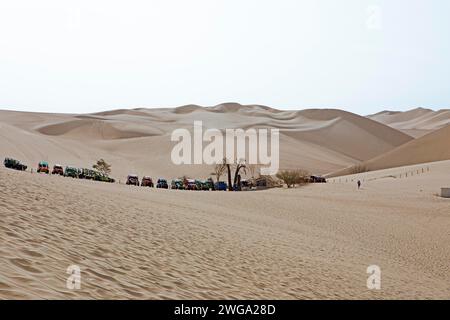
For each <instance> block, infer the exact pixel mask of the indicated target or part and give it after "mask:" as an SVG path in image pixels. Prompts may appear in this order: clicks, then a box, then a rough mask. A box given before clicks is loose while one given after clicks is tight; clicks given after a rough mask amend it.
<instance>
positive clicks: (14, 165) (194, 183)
mask: <svg viewBox="0 0 450 320" xmlns="http://www.w3.org/2000/svg"><path fill="white" fill-rule="evenodd" d="M3 163H4V165H5V167H7V168H10V169H15V170H19V171H25V170H27V168H28V166H27V165H25V164H22V163H21V162H20V161H18V160H15V159H12V158H6V159H5V160H4V162H3ZM36 172H37V173H44V174H52V175H60V176H64V177H70V178H76V179H86V180H94V181H102V182H110V183H113V182H115V180H114V179H113V178H110V177H109V176H107V175H105V174H103V173H101V172H98V171H96V170H92V169H86V168H76V167H73V166H66V167H65V168H64V167H63V166H62V165H59V164H55V165H54V166H53V168H52V169H51V168H50V166H49V164H48V162H46V161H41V162H39V163H38V165H37V168H36ZM126 184H127V185H134V186H142V187H150V188H155V187H156V188H158V189H175V190H204V191H207V190H213V191H216V190H217V191H226V190H227V188H228V185H227V184H226V183H225V182H223V181H220V182H216V183H214V181H213V179H212V178H209V179H207V180H197V179H186V178H183V179H174V180H172V181H171V183H170V185H169V183H168V182H167V180H166V179H164V178H159V179H158V180H157V181H156V184H155V183H153V180H152V178H151V177H149V176H144V177H143V178H142V180H141V182H139V177H138V176H137V175H135V174H130V175H128V177H127V181H126Z"/></svg>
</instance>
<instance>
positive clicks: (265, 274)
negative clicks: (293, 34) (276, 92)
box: [0, 103, 450, 299]
mask: <svg viewBox="0 0 450 320" xmlns="http://www.w3.org/2000/svg"><path fill="white" fill-rule="evenodd" d="M385 116H386V117H388V115H385ZM422 116H423V114H422V112H416V113H415V114H409V115H408V117H409V118H408V119H409V121H412V122H414V119H416V120H417V119H418V118H420V117H422ZM194 120H202V121H203V123H204V125H205V126H206V127H209V128H219V129H223V128H244V129H246V128H250V127H254V128H259V127H264V128H279V129H280V130H281V138H280V142H281V151H280V156H281V167H282V168H296V169H297V168H302V169H307V170H309V171H310V172H311V173H317V174H326V173H333V172H334V173H336V172H340V177H334V178H330V179H329V183H327V184H314V185H308V186H305V187H301V188H297V189H271V190H265V191H257V192H190V191H176V190H157V189H148V188H139V187H131V186H126V185H124V184H123V182H124V179H125V176H126V175H127V174H128V173H137V174H139V175H140V176H142V175H144V174H145V175H150V176H153V177H154V178H156V177H159V176H164V177H166V178H168V179H171V178H176V177H179V176H181V175H184V174H186V175H190V176H192V177H198V178H204V177H207V176H209V174H210V172H211V171H212V168H211V166H202V165H201V166H175V165H173V164H171V161H170V152H171V149H172V146H173V144H171V143H170V133H171V132H172V130H173V129H176V128H188V129H192V125H193V121H194ZM379 120H380V119H377V121H375V120H373V119H369V118H366V117H362V116H358V115H355V114H351V113H348V112H345V111H341V110H333V109H326V110H302V111H280V110H276V109H272V108H269V107H264V106H257V105H253V106H241V105H239V104H234V103H228V104H222V105H219V106H215V107H210V108H202V107H199V106H195V105H188V106H183V107H179V108H169V109H163V108H161V109H144V108H138V109H133V110H113V111H107V112H100V113H95V114H87V115H69V114H47V113H26V112H13V111H0V157H1V158H4V157H6V156H9V157H14V158H17V159H19V160H21V161H22V162H24V163H26V164H28V165H29V167H33V168H35V167H36V164H37V162H38V161H41V160H47V161H49V162H50V165H53V164H55V163H59V164H62V165H75V166H80V167H90V166H91V165H92V164H93V163H94V161H95V160H97V159H99V158H104V159H106V160H107V161H108V162H110V163H111V164H112V176H113V177H114V178H116V179H117V180H122V181H121V182H122V183H115V184H106V183H100V182H93V181H87V180H77V179H71V178H64V177H59V176H48V175H40V174H36V173H31V172H30V171H29V170H28V171H27V172H18V171H14V170H9V169H6V168H4V167H1V168H0V298H2V299H18V298H24V299H65V298H69V299H167V298H183V299H184V298H189V299H197V298H198V299H207V298H208V299H216V298H223V299H233V298H234V299H240V298H248V299H344V298H349V299H389V298H393V299H404V298H429V299H438V298H443V299H449V298H450V285H449V281H448V279H449V278H450V267H449V266H450V264H449V261H450V232H449V230H450V210H449V208H450V200H449V199H443V198H440V197H439V196H438V193H439V191H440V188H441V187H450V160H447V159H450V154H448V150H450V148H449V145H448V144H449V141H450V131H449V130H450V127H445V125H443V123H442V119H441V118H439V117H438V118H437V120H436V122H435V123H432V122H433V121H431V120H430V121H431V122H428V125H429V126H430V127H420V128H422V129H420V128H419V129H417V130H428V129H427V128H432V127H433V126H435V127H436V129H437V130H436V131H433V132H432V133H430V134H428V135H425V136H422V137H420V138H418V139H415V138H414V137H412V136H411V135H409V134H407V131H405V130H409V129H404V130H400V129H399V128H395V126H393V127H391V125H392V123H394V122H390V123H386V124H384V123H380V122H379ZM404 121H406V119H404ZM419 122H420V121H419V120H417V123H419ZM388 124H389V125H388ZM414 128H416V127H414ZM423 128H424V129H423ZM411 130H416V129H411ZM430 130H431V129H430ZM438 160H447V161H439V162H435V161H438ZM423 162H428V163H426V164H424V163H423ZM361 163H362V164H364V165H371V166H372V167H371V169H380V168H381V167H384V168H388V169H384V170H378V171H372V172H368V173H361V174H357V175H350V176H343V174H346V173H348V172H346V168H348V167H350V166H353V165H355V164H361ZM409 164H414V165H412V166H406V165H409ZM347 170H348V169H347ZM406 173H408V175H406ZM335 175H336V174H335ZM357 180H361V181H362V189H361V190H358V189H357V187H356V181H357ZM70 265H78V266H79V267H80V268H81V289H79V290H70V289H67V288H66V280H67V277H68V276H69V275H68V274H67V273H66V270H67V268H68V267H69V266H70ZM370 265H378V266H379V267H380V268H381V272H382V282H381V290H379V291H377V290H369V289H367V287H366V281H367V278H368V276H369V275H368V274H367V273H366V269H367V267H368V266H370Z"/></svg>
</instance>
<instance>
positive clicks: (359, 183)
mask: <svg viewBox="0 0 450 320" xmlns="http://www.w3.org/2000/svg"><path fill="white" fill-rule="evenodd" d="M357 183H358V189H361V180H358V182H357Z"/></svg>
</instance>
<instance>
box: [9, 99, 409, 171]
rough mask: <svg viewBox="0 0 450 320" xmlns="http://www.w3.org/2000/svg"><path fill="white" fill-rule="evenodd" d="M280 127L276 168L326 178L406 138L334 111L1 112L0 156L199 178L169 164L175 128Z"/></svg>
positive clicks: (229, 107)
mask: <svg viewBox="0 0 450 320" xmlns="http://www.w3.org/2000/svg"><path fill="white" fill-rule="evenodd" d="M195 120H197V121H203V125H204V127H205V128H217V129H225V128H228V129H234V128H242V129H247V128H269V129H270V128H278V129H280V166H281V168H282V169H297V168H298V167H299V166H300V165H301V168H302V169H305V170H308V171H310V172H311V173H314V174H325V173H330V172H335V171H337V170H340V169H344V168H346V167H348V166H351V165H354V164H357V163H360V162H361V161H365V160H369V159H371V158H374V157H376V156H379V155H380V154H383V153H385V152H388V151H391V150H393V149H395V148H396V147H398V146H400V145H402V144H404V143H405V142H408V141H410V140H412V137H410V136H408V135H406V134H404V133H402V132H400V131H399V130H396V129H393V128H391V127H389V126H387V125H384V124H381V123H379V122H376V121H373V120H370V119H367V118H365V117H361V116H358V115H355V114H352V113H349V112H345V111H341V110H333V109H329V110H326V109H324V110H302V111H281V110H276V109H272V108H269V107H264V106H258V105H252V106H242V105H240V104H236V103H226V104H221V105H218V106H215V107H209V108H202V107H199V106H194V105H188V106H183V107H179V108H168V109H143V108H139V109H134V110H113V111H107V112H100V113H95V114H87V115H68V114H46V113H27V112H13V111H0V151H1V152H0V156H10V157H14V158H17V159H19V160H21V161H23V162H25V163H26V164H28V166H31V167H33V168H34V167H36V166H37V163H38V162H39V161H42V160H45V161H48V162H49V163H50V164H51V165H52V164H55V163H58V164H62V165H73V166H77V167H90V166H92V164H93V163H95V161H96V160H98V159H99V158H104V159H105V160H107V161H108V162H109V163H111V164H112V176H113V177H114V178H116V179H117V180H120V179H122V180H123V179H125V177H126V176H127V174H129V173H134V174H138V175H139V176H143V175H150V176H153V177H161V176H163V177H165V178H168V179H171V178H177V177H180V176H183V175H191V176H196V177H199V178H206V177H208V176H209V175H210V173H211V166H202V165H197V166H191V167H189V168H188V169H186V167H180V166H176V165H173V164H172V162H171V158H170V153H171V150H172V148H173V146H174V145H175V142H171V141H170V135H171V133H172V131H173V130H174V129H178V128H187V129H188V130H192V128H193V124H194V121H195Z"/></svg>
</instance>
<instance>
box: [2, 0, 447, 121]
mask: <svg viewBox="0 0 450 320" xmlns="http://www.w3.org/2000/svg"><path fill="white" fill-rule="evenodd" d="M449 14H450V1H448V0H428V1H426V0H416V1H415V0H340V1H337V0H145V1H144V0H143V1H134V0H131V1H130V0H128V1H111V0H109V1H107V0H105V1H103V0H102V1H96V0H89V1H84V0H82V1H80V0H78V1H60V0H59V1H57V0H55V1H50V0H40V1H34V0H29V1H21V0H17V1H16V0H15V1H6V0H0V109H15V110H29V111H50V112H68V113H72V112H74V113H85V112H94V111H99V110H108V109H114V108H135V107H170V106H179V105H184V104H190V103H194V104H200V105H215V104H218V103H221V102H228V101H234V102H239V103H242V104H251V103H257V104H264V105H268V106H272V107H276V108H280V109H303V108H342V109H346V110H349V111H353V112H357V113H359V114H370V113H373V112H377V111H380V110H383V109H396V110H405V109H410V108H414V107H419V106H421V107H429V108H434V109H440V108H449V107H450V90H449V87H450V61H449V59H450V58H449V57H450V44H449V42H450V40H449V39H450V19H449Z"/></svg>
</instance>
